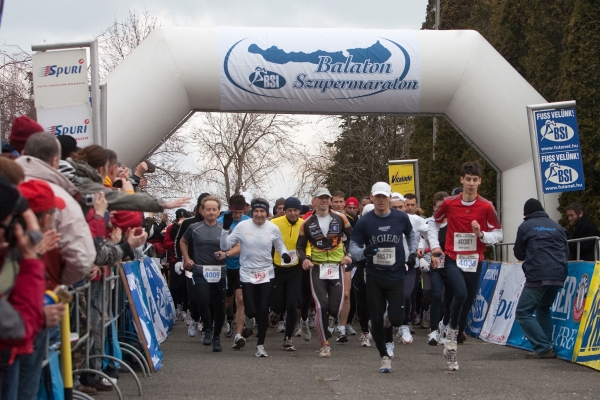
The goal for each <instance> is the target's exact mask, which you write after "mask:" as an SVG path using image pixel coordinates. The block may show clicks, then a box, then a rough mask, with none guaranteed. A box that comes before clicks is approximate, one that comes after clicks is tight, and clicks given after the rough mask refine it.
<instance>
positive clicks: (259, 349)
mask: <svg viewBox="0 0 600 400" xmlns="http://www.w3.org/2000/svg"><path fill="white" fill-rule="evenodd" d="M256 357H269V355H268V354H267V352H266V351H265V346H263V345H262V344H259V345H258V346H256Z"/></svg>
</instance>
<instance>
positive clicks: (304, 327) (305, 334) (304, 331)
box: [300, 318, 311, 342]
mask: <svg viewBox="0 0 600 400" xmlns="http://www.w3.org/2000/svg"><path fill="white" fill-rule="evenodd" d="M309 326H310V322H309V321H304V320H303V319H302V318H300V334H301V335H302V339H304V340H305V341H307V342H308V341H309V340H310V337H311V334H310V328H309Z"/></svg>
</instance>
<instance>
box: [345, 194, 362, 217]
mask: <svg viewBox="0 0 600 400" xmlns="http://www.w3.org/2000/svg"><path fill="white" fill-rule="evenodd" d="M359 207H360V203H359V202H358V199H357V198H356V197H348V200H346V206H345V209H346V212H347V213H349V214H352V215H358V209H359Z"/></svg>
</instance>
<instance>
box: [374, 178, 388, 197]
mask: <svg viewBox="0 0 600 400" xmlns="http://www.w3.org/2000/svg"><path fill="white" fill-rule="evenodd" d="M371 194H372V195H373V196H377V195H378V194H382V195H384V196H388V197H389V196H391V194H392V188H391V187H390V185H389V184H387V183H385V182H377V183H376V184H374V185H373V187H372V188H371Z"/></svg>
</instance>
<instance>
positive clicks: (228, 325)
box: [223, 321, 233, 338]
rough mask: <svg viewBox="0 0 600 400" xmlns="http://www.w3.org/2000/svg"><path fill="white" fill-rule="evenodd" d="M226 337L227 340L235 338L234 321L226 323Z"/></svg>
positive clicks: (224, 328)
mask: <svg viewBox="0 0 600 400" xmlns="http://www.w3.org/2000/svg"><path fill="white" fill-rule="evenodd" d="M223 331H224V335H225V337H226V338H230V337H232V336H233V321H225V325H224V326H223Z"/></svg>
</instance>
